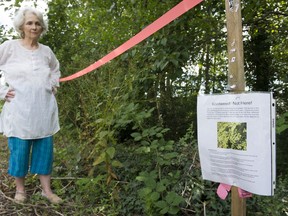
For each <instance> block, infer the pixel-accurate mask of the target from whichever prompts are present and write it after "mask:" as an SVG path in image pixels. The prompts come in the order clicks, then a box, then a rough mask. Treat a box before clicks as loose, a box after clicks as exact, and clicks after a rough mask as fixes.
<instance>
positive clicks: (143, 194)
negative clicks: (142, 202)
mask: <svg viewBox="0 0 288 216" xmlns="http://www.w3.org/2000/svg"><path fill="white" fill-rule="evenodd" d="M151 192H152V190H151V188H142V189H141V190H139V196H140V197H141V198H144V197H147V196H148V195H149V194H150V193H151Z"/></svg>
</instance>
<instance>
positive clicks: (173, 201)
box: [165, 192, 184, 206]
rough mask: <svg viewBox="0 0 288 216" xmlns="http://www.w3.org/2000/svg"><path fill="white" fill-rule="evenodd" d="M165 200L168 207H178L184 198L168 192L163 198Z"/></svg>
mask: <svg viewBox="0 0 288 216" xmlns="http://www.w3.org/2000/svg"><path fill="white" fill-rule="evenodd" d="M165 200H166V201H167V203H169V205H170V206H178V205H179V204H180V203H181V202H184V198H183V197H181V196H179V195H178V194H177V193H175V192H169V193H168V194H167V196H166V197H165Z"/></svg>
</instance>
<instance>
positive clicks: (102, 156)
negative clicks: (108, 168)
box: [93, 152, 106, 166]
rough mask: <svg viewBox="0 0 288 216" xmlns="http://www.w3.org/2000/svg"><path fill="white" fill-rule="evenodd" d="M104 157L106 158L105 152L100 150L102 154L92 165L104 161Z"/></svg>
mask: <svg viewBox="0 0 288 216" xmlns="http://www.w3.org/2000/svg"><path fill="white" fill-rule="evenodd" d="M105 158H106V154H105V152H102V154H101V155H100V156H99V157H98V158H97V159H96V160H95V161H94V162H93V166H96V165H98V164H100V163H102V162H103V161H105Z"/></svg>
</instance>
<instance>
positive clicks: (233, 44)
mask: <svg viewBox="0 0 288 216" xmlns="http://www.w3.org/2000/svg"><path fill="white" fill-rule="evenodd" d="M225 9H226V19H227V47H228V59H229V63H228V89H229V90H230V91H231V92H235V93H240V92H244V91H245V75H244V54H243V37H242V17H241V2H240V0H225ZM231 200H232V203H231V215H232V216H246V200H245V199H243V198H240V197H239V194H238V188H237V187H235V186H233V187H232V197H231Z"/></svg>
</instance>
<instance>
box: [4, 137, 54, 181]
mask: <svg viewBox="0 0 288 216" xmlns="http://www.w3.org/2000/svg"><path fill="white" fill-rule="evenodd" d="M8 146H9V150H10V159H9V167H8V173H9V175H11V176H14V177H18V178H22V177H25V176H26V175H27V173H28V170H29V164H30V173H31V174H38V175H50V174H51V172H52V164H53V137H52V136H50V137H45V138H41V139H30V140H23V139H19V138H17V137H9V138H8ZM30 155H31V157H30Z"/></svg>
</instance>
